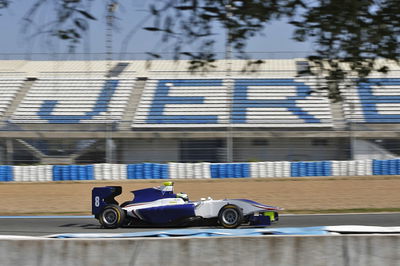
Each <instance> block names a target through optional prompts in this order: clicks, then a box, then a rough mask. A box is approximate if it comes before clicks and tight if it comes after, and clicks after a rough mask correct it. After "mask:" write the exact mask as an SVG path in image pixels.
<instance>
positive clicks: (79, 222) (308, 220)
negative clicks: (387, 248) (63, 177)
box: [0, 213, 400, 236]
mask: <svg viewBox="0 0 400 266" xmlns="http://www.w3.org/2000/svg"><path fill="white" fill-rule="evenodd" d="M329 225H368V226H400V213H375V214H326V215H283V216H281V219H280V221H279V222H278V223H277V224H274V225H273V226H272V227H308V226H329ZM160 229H166V228H155V227H154V228H120V229H114V230H107V229H101V228H100V226H99V223H98V221H97V220H95V219H94V218H86V217H70V218H65V217H62V216H60V217H59V218H50V217H49V218H10V217H7V218H4V217H0V235H25V236H45V235H51V234H61V233H131V232H138V231H152V230H160ZM168 229H173V228H168Z"/></svg>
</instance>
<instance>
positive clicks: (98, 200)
mask: <svg viewBox="0 0 400 266" xmlns="http://www.w3.org/2000/svg"><path fill="white" fill-rule="evenodd" d="M94 206H96V207H99V206H100V197H99V196H96V197H95V198H94Z"/></svg>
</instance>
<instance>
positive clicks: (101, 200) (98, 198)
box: [92, 186, 122, 219]
mask: <svg viewBox="0 0 400 266" xmlns="http://www.w3.org/2000/svg"><path fill="white" fill-rule="evenodd" d="M121 193H122V187H120V186H108V187H95V188H93V189H92V214H93V215H94V216H95V217H96V219H97V218H98V215H99V214H100V212H101V211H102V210H103V208H104V207H105V206H107V205H108V204H116V205H118V202H117V201H116V200H115V199H114V198H115V197H116V196H118V195H120V194H121Z"/></svg>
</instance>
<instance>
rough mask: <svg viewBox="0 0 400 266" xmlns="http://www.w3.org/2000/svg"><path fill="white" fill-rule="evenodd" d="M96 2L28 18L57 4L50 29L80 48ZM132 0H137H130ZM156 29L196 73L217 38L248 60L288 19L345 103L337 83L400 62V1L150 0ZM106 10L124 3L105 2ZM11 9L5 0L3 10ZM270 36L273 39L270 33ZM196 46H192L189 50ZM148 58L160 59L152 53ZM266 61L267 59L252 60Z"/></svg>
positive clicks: (74, 1)
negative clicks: (257, 40)
mask: <svg viewBox="0 0 400 266" xmlns="http://www.w3.org/2000/svg"><path fill="white" fill-rule="evenodd" d="M92 1H93V0H63V1H60V0H35V2H34V3H33V4H32V6H31V8H30V10H29V12H28V13H27V15H26V16H25V20H26V21H27V22H28V24H29V22H31V21H33V20H34V19H40V18H35V14H36V13H37V11H38V10H39V9H40V8H42V7H43V6H44V5H46V4H48V3H50V2H52V3H53V4H54V6H55V9H54V12H55V13H56V21H54V22H53V23H51V25H50V26H49V27H48V30H47V31H44V33H47V34H50V35H51V36H54V37H55V38H58V39H62V40H65V41H68V42H69V43H70V45H71V47H74V45H76V44H77V43H79V41H80V40H81V39H82V38H83V37H82V36H83V35H82V33H83V32H85V31H87V30H88V21H90V20H96V17H97V16H98V14H91V13H90V12H89V11H88V10H87V9H86V8H85V7H86V6H88V4H89V3H90V2H92ZM132 1H133V0H132ZM149 2H150V5H149V8H148V12H149V14H151V16H152V18H153V24H152V25H148V26H147V27H144V29H145V30H147V31H152V32H158V33H159V34H160V38H161V40H162V42H163V44H164V45H166V46H167V45H168V46H170V47H172V50H173V54H174V59H180V58H189V59H191V62H192V65H191V70H196V69H198V68H205V67H208V66H210V64H212V62H214V61H215V59H216V52H215V48H214V45H215V43H216V36H217V34H219V33H220V32H221V30H224V31H225V32H227V42H228V43H229V45H230V46H231V47H232V49H233V51H234V52H236V53H237V54H238V58H244V59H249V57H248V56H247V54H246V43H247V41H248V40H249V38H251V37H253V36H255V35H256V34H260V33H261V32H262V31H263V30H264V29H265V28H266V27H268V23H270V22H271V21H274V20H279V19H283V18H286V19H289V20H290V23H291V24H293V25H294V26H295V31H294V34H293V38H294V39H295V40H297V41H300V42H301V41H305V40H308V39H311V40H312V42H313V43H314V45H315V47H316V49H315V52H314V53H313V54H310V55H309V57H308V59H309V61H310V68H309V69H308V72H309V73H308V74H311V75H319V76H323V77H325V78H326V80H327V84H328V85H327V86H322V87H321V88H320V89H322V90H328V92H329V97H330V98H333V99H336V100H340V99H341V95H340V90H339V84H341V83H342V82H343V81H344V80H348V79H352V80H354V82H359V81H361V80H363V79H365V78H366V77H367V76H368V75H369V74H370V73H371V72H372V71H380V72H387V71H388V69H389V68H388V65H387V64H381V63H379V64H378V63H377V61H378V60H379V59H385V60H387V61H386V62H388V61H390V60H392V61H395V62H397V63H398V62H399V53H400V48H399V47H400V42H399V41H400V39H399V38H400V37H399V36H400V5H399V2H398V0H264V1H263V0H153V1H149ZM104 3H105V5H106V8H107V7H108V6H110V5H114V6H116V5H117V4H119V3H122V1H121V0H107V1H104ZM10 4H12V1H10V0H0V9H1V8H7V7H8V6H10ZM267 37H268V36H267ZM188 47H190V48H191V49H188ZM148 55H149V57H150V58H160V57H161V54H160V53H158V52H157V51H149V53H148ZM250 63H255V64H260V63H262V61H260V60H256V61H250Z"/></svg>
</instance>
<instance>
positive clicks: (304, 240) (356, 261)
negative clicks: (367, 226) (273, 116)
mask: <svg viewBox="0 0 400 266" xmlns="http://www.w3.org/2000/svg"><path fill="white" fill-rule="evenodd" d="M399 247H400V236H399V235H336V236H259V237H210V238H206V237H205V238H186V237H184V238H180V237H178V238H136V239H117V240H116V239H20V240H17V239H13V240H10V239H3V240H0V257H1V265H2V266H14V265H31V266H36V265H37V266H39V265H40V266H55V265H63V266H77V265H96V266H102V265H182V264H184V265H191V266H197V265H254V266H258V265H260V266H264V265H275V266H280V265H282V266H287V265H310V266H312V265H332V266H333V265H363V266H376V265H385V266H397V265H400V248H399Z"/></svg>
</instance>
